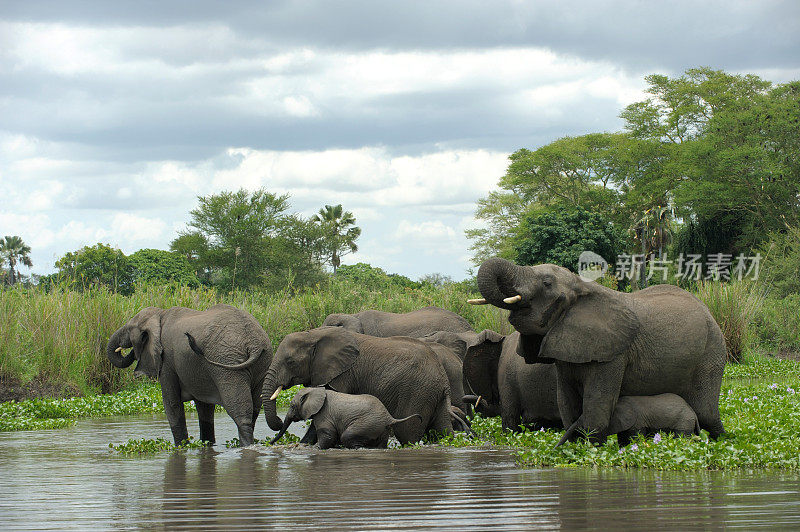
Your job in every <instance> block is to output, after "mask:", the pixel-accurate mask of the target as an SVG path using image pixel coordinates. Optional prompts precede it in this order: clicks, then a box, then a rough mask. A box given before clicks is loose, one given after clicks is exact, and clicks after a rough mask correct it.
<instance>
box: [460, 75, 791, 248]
mask: <svg viewBox="0 0 800 532" xmlns="http://www.w3.org/2000/svg"><path fill="white" fill-rule="evenodd" d="M646 81H647V83H648V88H647V92H648V93H649V96H650V97H649V98H648V99H646V100H644V101H641V102H636V103H634V104H631V105H629V106H628V107H626V108H625V109H624V110H623V111H622V113H621V115H620V116H621V117H622V118H623V119H624V120H625V123H626V130H627V131H626V132H624V133H613V134H610V133H602V134H600V133H593V134H589V135H583V136H580V137H565V138H562V139H558V140H556V141H554V142H552V143H550V144H548V145H546V146H543V147H541V148H539V149H537V150H533V151H532V150H525V149H523V150H519V151H517V152H515V153H514V154H512V155H511V157H510V164H509V166H508V170H507V172H506V175H505V176H503V177H502V178H501V179H500V182H499V183H498V186H499V189H500V190H499V191H493V192H490V193H489V195H488V196H487V197H486V198H483V199H481V200H479V202H478V210H477V211H476V217H477V218H478V219H480V220H482V221H483V222H484V223H485V226H484V227H481V228H478V229H471V230H468V231H467V232H466V234H467V236H468V238H470V239H471V240H472V241H473V244H472V246H471V248H470V249H471V250H472V251H473V253H474V256H473V261H474V262H475V263H476V264H479V263H480V262H482V261H483V260H485V259H486V258H488V257H490V256H493V255H497V256H500V257H503V258H507V259H510V260H514V258H515V257H516V255H517V253H515V251H514V248H515V244H516V243H517V242H518V241H519V239H520V229H521V228H522V227H523V223H522V222H523V220H525V219H526V218H529V217H530V216H532V215H533V214H534V213H536V214H539V213H541V212H543V211H548V210H551V209H552V208H553V207H556V206H558V207H564V208H575V207H582V208H584V209H586V210H588V211H590V212H600V213H602V214H603V216H605V217H606V218H607V219H609V220H610V221H611V222H613V223H614V224H615V225H616V226H617V227H620V228H623V227H626V228H630V231H631V236H632V237H633V238H631V239H629V240H628V242H627V244H628V246H627V249H623V250H619V251H628V252H630V253H642V248H643V247H644V251H645V253H649V252H651V251H656V250H658V251H662V250H663V248H664V246H665V245H666V244H668V243H669V237H670V236H672V233H674V236H675V251H676V253H680V252H682V253H684V254H690V253H691V254H701V255H702V256H703V257H706V256H707V255H708V254H710V253H732V254H733V255H734V256H736V255H738V254H739V253H744V254H745V255H747V256H749V255H751V252H752V250H753V249H755V248H757V247H758V246H759V245H760V244H761V243H762V242H763V241H764V239H765V238H766V236H767V235H768V234H769V233H771V232H778V231H779V232H785V231H786V230H787V229H789V228H790V227H797V226H798V223H799V222H800V203H798V197H800V97H798V96H800V81H793V82H790V83H786V84H783V85H777V86H775V87H773V86H772V84H771V83H770V82H768V81H765V80H762V79H760V78H759V77H758V76H754V75H732V74H727V73H725V72H723V71H719V70H712V69H710V68H706V67H701V68H694V69H689V70H687V71H686V72H685V73H684V75H683V76H680V77H676V78H670V77H668V76H663V75H652V76H647V77H646ZM653 213H661V214H662V215H661V216H659V217H658V219H656V217H655V216H653ZM664 213H669V216H666V217H665V216H663V214H664ZM673 213H674V216H673ZM651 221H657V223H655V224H651V223H650V222H651ZM681 225H682V226H681ZM643 232H644V234H642V233H643ZM643 241H644V246H643V245H642V242H643Z"/></svg>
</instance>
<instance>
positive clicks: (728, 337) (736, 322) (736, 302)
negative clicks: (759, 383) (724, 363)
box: [697, 281, 765, 362]
mask: <svg viewBox="0 0 800 532" xmlns="http://www.w3.org/2000/svg"><path fill="white" fill-rule="evenodd" d="M697 297H699V298H700V299H701V300H702V301H703V303H705V304H706V306H708V309H709V310H710V311H711V314H712V315H713V316H714V319H715V320H717V323H718V324H719V327H720V329H722V334H723V336H724V337H725V345H726V346H727V349H728V361H729V362H741V361H742V351H743V350H744V348H745V344H746V342H747V341H748V333H749V329H750V324H751V323H752V321H753V318H754V316H755V315H756V314H757V313H758V312H759V311H760V309H761V306H762V304H763V302H764V297H765V296H764V290H763V288H761V287H760V286H758V285H756V284H754V283H749V282H733V283H722V282H718V281H707V282H704V283H701V284H700V285H698V287H697Z"/></svg>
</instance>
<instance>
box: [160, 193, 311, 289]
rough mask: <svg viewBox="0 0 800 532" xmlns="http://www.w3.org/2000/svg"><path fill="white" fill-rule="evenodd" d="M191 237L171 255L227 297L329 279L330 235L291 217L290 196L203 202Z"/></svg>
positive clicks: (228, 196) (234, 196) (221, 197)
mask: <svg viewBox="0 0 800 532" xmlns="http://www.w3.org/2000/svg"><path fill="white" fill-rule="evenodd" d="M198 201H199V206H198V207H197V208H196V209H194V210H192V211H191V213H190V216H191V220H190V221H189V226H190V227H191V228H192V230H191V231H188V232H185V233H182V234H181V235H179V236H178V237H177V238H176V239H175V240H173V241H172V243H171V244H170V249H172V250H174V251H176V252H178V253H180V254H182V255H184V256H185V257H186V258H187V259H188V260H189V261H190V263H192V265H193V266H194V269H195V272H197V274H198V276H199V277H200V278H201V279H205V280H206V281H208V282H210V283H212V284H213V285H215V286H216V287H217V288H219V289H221V290H225V291H230V290H237V289H250V288H253V287H257V286H263V287H266V288H267V289H269V290H280V289H283V288H285V287H287V286H292V287H295V288H296V287H302V286H311V285H313V284H315V283H317V282H320V281H321V280H322V278H323V273H322V269H321V256H322V254H323V243H324V235H323V234H322V232H321V231H320V230H319V228H318V227H316V226H315V224H313V223H312V222H311V220H306V219H304V218H302V217H300V216H298V215H296V214H289V213H288V212H287V211H288V210H289V195H288V194H284V195H275V194H272V193H270V192H267V191H266V190H264V189H259V190H256V191H254V192H252V193H249V192H248V191H246V190H245V189H241V190H239V191H238V192H227V191H225V192H221V193H220V194H212V195H209V196H201V197H198Z"/></svg>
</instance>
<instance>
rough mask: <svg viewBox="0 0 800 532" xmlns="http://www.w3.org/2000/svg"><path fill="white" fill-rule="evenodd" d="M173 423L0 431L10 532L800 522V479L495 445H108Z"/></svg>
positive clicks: (136, 421) (223, 424)
mask: <svg viewBox="0 0 800 532" xmlns="http://www.w3.org/2000/svg"><path fill="white" fill-rule="evenodd" d="M226 419H227V416H225V417H224V418H223V417H222V416H218V418H217V423H218V429H217V432H218V438H219V440H220V441H224V440H225V439H230V438H232V437H234V436H235V435H236V428H235V426H234V425H233V423H232V422H228V421H226ZM164 423H165V422H164V420H163V417H161V418H159V417H158V416H151V417H141V418H121V419H116V420H113V419H106V420H92V421H85V422H81V423H79V424H78V425H76V426H75V427H73V428H70V429H67V430H62V431H40V432H27V433H3V434H0V475H1V476H2V477H0V478H2V479H3V480H2V481H0V516H2V522H3V527H4V529H42V528H80V529H88V528H159V529H160V528H168V529H184V530H187V529H191V530H196V529H199V528H212V529H225V530H231V529H254V528H265V527H271V528H278V527H281V528H283V527H292V528H300V529H305V528H311V527H314V528H318V527H328V528H334V529H341V528H355V529H377V528H381V529H386V528H390V529H419V528H423V529H432V528H442V529H449V530H452V529H460V530H465V529H476V530H489V529H504V530H509V529H533V528H541V529H554V528H589V529H606V528H625V529H627V528H648V529H651V528H659V527H661V528H669V529H675V528H680V529H684V528H709V527H716V526H723V525H724V526H727V525H738V526H744V527H748V528H752V527H755V526H764V525H769V526H776V527H779V528H787V527H792V526H794V527H796V526H798V525H800V492H799V491H798V480H800V478H798V475H796V474H793V475H784V474H768V475H764V474H746V473H736V474H723V473H719V472H700V473H692V474H686V473H668V472H647V471H645V472H641V471H620V470H601V471H588V470H561V469H546V470H519V469H517V468H516V467H515V466H514V464H513V460H512V459H511V457H510V454H509V453H508V452H507V451H504V450H497V449H494V450H487V449H471V450H465V449H443V448H434V447H426V448H423V449H399V450H388V451H384V450H362V451H350V450H330V451H325V452H320V451H316V450H313V449H310V448H307V447H286V448H268V447H262V446H255V447H253V448H249V449H225V448H224V446H217V447H215V448H212V449H203V450H197V451H189V452H184V453H175V454H170V455H163V454H162V455H158V456H155V457H139V458H121V457H119V456H117V455H115V454H114V453H112V452H111V451H109V450H108V448H107V445H108V442H109V441H115V442H120V441H124V440H125V439H127V438H130V437H136V438H141V437H158V436H161V437H165V434H164V433H165V432H167V431H168V430H169V429H168V428H166V426H165V424H164ZM228 425H230V426H228ZM264 430H266V429H265V428H264V427H263V426H262V427H261V431H262V432H263V431H264ZM167 436H168V435H167Z"/></svg>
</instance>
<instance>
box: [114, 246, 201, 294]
mask: <svg viewBox="0 0 800 532" xmlns="http://www.w3.org/2000/svg"><path fill="white" fill-rule="evenodd" d="M128 265H129V267H130V269H131V274H132V276H133V280H134V282H137V283H146V284H154V285H160V284H171V283H177V284H180V285H184V286H191V287H197V286H200V281H199V280H198V279H197V276H196V275H195V273H194V271H193V269H192V267H191V265H190V264H189V261H188V259H187V258H186V257H185V256H183V255H180V254H178V253H174V252H169V251H164V250H161V249H140V250H139V251H137V252H136V253H133V254H132V255H130V256H129V257H128Z"/></svg>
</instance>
